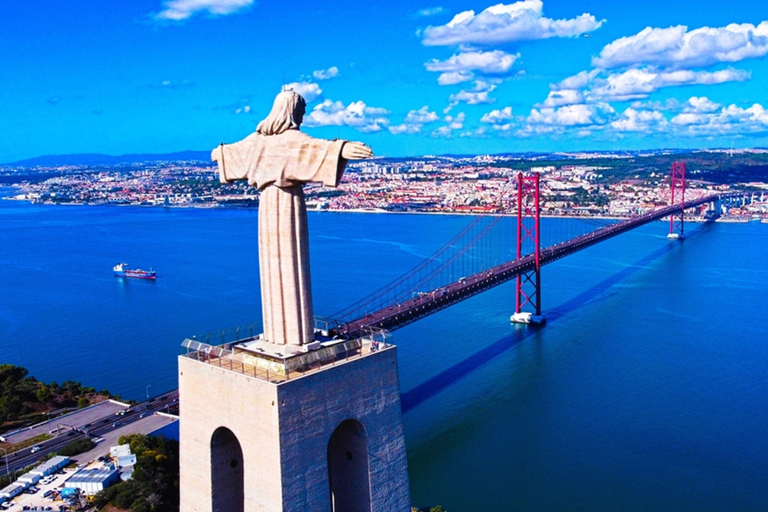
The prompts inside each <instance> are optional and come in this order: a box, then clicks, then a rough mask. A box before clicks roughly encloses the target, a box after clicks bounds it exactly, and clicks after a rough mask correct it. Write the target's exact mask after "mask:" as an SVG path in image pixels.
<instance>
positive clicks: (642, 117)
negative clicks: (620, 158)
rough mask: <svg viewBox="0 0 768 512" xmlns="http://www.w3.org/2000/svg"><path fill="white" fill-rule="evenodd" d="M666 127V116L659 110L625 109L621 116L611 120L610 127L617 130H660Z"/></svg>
mask: <svg viewBox="0 0 768 512" xmlns="http://www.w3.org/2000/svg"><path fill="white" fill-rule="evenodd" d="M666 127H667V118H666V117H664V115H663V114H662V113H661V112H655V111H651V110H635V109H633V108H631V107H630V108H628V109H626V110H625V111H624V112H623V113H622V114H621V117H619V118H618V119H616V120H615V121H612V122H611V128H613V129H614V130H616V131H618V132H651V131H662V130H664V129H665V128H666Z"/></svg>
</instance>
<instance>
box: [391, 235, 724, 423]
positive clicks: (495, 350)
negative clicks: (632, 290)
mask: <svg viewBox="0 0 768 512" xmlns="http://www.w3.org/2000/svg"><path fill="white" fill-rule="evenodd" d="M709 227H710V225H709V224H704V225H701V226H700V227H699V229H697V230H695V231H694V232H693V233H690V234H688V235H687V238H691V237H692V236H695V235H696V234H698V233H699V232H700V231H708V228H709ZM683 243H684V242H683ZM677 247H678V243H667V244H664V245H663V246H662V247H659V248H658V249H656V250H655V251H653V252H652V253H650V254H648V255H647V256H644V257H643V258H640V259H639V260H637V261H636V262H635V263H633V264H632V265H630V266H628V267H627V268H625V269H623V270H621V271H619V272H617V273H615V274H614V275H612V276H610V277H609V278H608V279H605V280H603V281H601V282H600V283H598V284H596V285H595V286H592V287H591V288H589V289H587V290H585V291H584V292H582V293H580V294H578V295H576V296H575V297H573V298H572V299H571V300H569V301H567V302H564V303H563V304H560V305H559V306H557V307H555V308H554V309H551V310H548V311H547V312H546V317H547V324H551V323H552V322H555V321H557V320H559V319H560V318H562V317H563V316H565V315H567V314H568V313H572V312H574V311H577V310H578V309H579V308H581V307H583V306H586V305H588V304H589V303H591V302H593V301H594V300H595V299H596V298H597V297H598V296H600V295H601V294H603V293H605V292H606V291H607V290H609V289H610V288H611V287H612V286H614V285H616V284H618V283H620V282H621V281H623V280H624V279H626V278H628V277H629V276H631V275H632V274H634V273H635V272H637V271H638V270H642V269H643V268H645V267H646V266H647V265H648V264H649V263H651V262H653V261H655V260H657V259H658V258H660V257H662V256H664V255H665V254H667V253H669V252H670V251H672V250H674V249H675V248H677ZM542 328H544V326H537V325H529V326H528V327H527V328H525V329H516V330H515V332H514V333H512V334H510V335H508V336H504V337H503V338H501V339H499V340H497V341H495V342H493V343H491V344H490V345H488V346H487V347H485V348H482V349H480V350H478V351H477V352H475V353H474V354H472V355H470V356H469V357H467V358H466V359H464V360H463V361H461V362H459V363H457V364H455V365H453V366H451V367H450V368H447V369H446V370H444V371H442V372H440V373H439V374H437V375H435V376H434V377H432V378H430V379H428V380H426V381H424V382H422V383H421V384H419V385H417V386H416V387H414V388H412V389H410V390H408V391H406V392H404V393H401V395H400V404H401V408H402V411H403V413H406V412H408V411H410V410H412V409H414V408H416V407H418V406H419V405H421V404H422V403H424V402H426V401H427V400H429V399H430V398H432V397H433V396H435V395H437V394H438V393H440V392H441V391H443V390H444V389H446V388H448V387H449V386H451V385H453V384H455V383H457V382H459V381H461V380H462V379H464V378H465V377H467V376H468V375H470V374H471V373H472V372H474V371H475V370H477V369H479V368H480V367H481V366H483V365H484V364H486V363H488V362H490V361H492V360H493V359H495V358H496V357H498V356H500V355H501V354H503V353H504V352H506V351H508V350H510V349H511V348H513V347H514V346H516V345H517V344H519V343H520V342H522V341H524V340H526V339H528V338H530V337H532V336H533V335H535V334H536V332H538V331H539V330H540V329H542Z"/></svg>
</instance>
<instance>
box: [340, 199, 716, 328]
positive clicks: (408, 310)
mask: <svg viewBox="0 0 768 512" xmlns="http://www.w3.org/2000/svg"><path fill="white" fill-rule="evenodd" d="M718 197H721V195H720V194H716V195H711V196H707V197H703V198H699V199H695V200H693V201H686V202H685V205H684V208H685V209H687V208H695V207H696V206H700V205H702V204H706V203H709V202H712V201H714V200H716V199H717V198H718ZM680 208H681V205H679V204H677V205H673V206H667V207H664V208H660V209H658V210H654V211H651V212H647V213H644V214H642V215H639V216H637V217H633V218H631V219H628V220H625V221H622V222H618V223H616V224H612V225H610V226H606V227H603V228H600V229H597V230H595V231H592V232H590V233H587V234H586V235H582V236H579V237H576V238H573V239H571V240H568V241H567V242H562V243H559V244H555V245H551V246H549V247H546V248H544V249H542V250H541V265H542V266H543V265H546V264H548V263H552V262H553V261H556V260H559V259H560V258H564V257H565V256H568V255H569V254H573V253H575V252H577V251H580V250H582V249H586V248H587V247H591V246H592V245H595V244H597V243H599V242H602V241H603V240H607V239H608V238H612V237H614V236H617V235H620V234H622V233H625V232H627V231H629V230H631V229H634V228H636V227H639V226H642V225H644V224H647V223H649V222H652V221H654V220H659V219H661V218H663V217H666V216H668V215H670V214H672V213H675V212H677V211H679V210H680ZM535 269H536V261H535V257H534V255H533V254H531V255H528V256H525V257H523V258H520V259H516V260H512V261H508V262H506V263H502V264H501V265H497V266H495V267H492V268H491V269H489V270H485V271H483V272H480V273H477V274H473V275H471V276H467V277H464V278H461V279H459V280H458V281H456V282H454V283H451V284H449V285H446V286H442V287H440V288H437V289H435V290H432V291H428V292H422V293H420V294H419V295H418V296H416V297H413V298H412V299H408V300H406V301H404V302H402V303H400V304H396V305H392V306H388V307H385V308H384V309H381V310H379V311H376V312H374V313H370V314H368V315H366V316H364V317H361V318H357V319H355V320H352V321H349V322H346V323H343V324H341V325H339V326H338V327H336V328H333V329H331V334H333V335H339V336H344V337H348V338H355V337H359V336H362V335H364V334H365V333H366V332H367V331H369V330H370V329H387V330H390V331H392V330H395V329H397V328H400V327H403V326H405V325H408V324H410V323H412V322H415V321H416V320H419V319H421V318H424V317H425V316H428V315H431V314H432V313H436V312H437V311H440V310H442V309H445V308H447V307H448V306H451V305H453V304H456V303H457V302H460V301H462V300H465V299H467V298H469V297H472V296H474V295H477V294H479V293H481V292H484V291H486V290H488V289H490V288H493V287H495V286H498V285H500V284H502V283H505V282H507V281H509V280H511V279H514V278H515V277H517V276H519V275H521V274H524V273H526V272H530V271H533V270H535Z"/></svg>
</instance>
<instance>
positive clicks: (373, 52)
mask: <svg viewBox="0 0 768 512" xmlns="http://www.w3.org/2000/svg"><path fill="white" fill-rule="evenodd" d="M0 45H2V46H1V47H0V50H1V51H0V112H1V113H2V115H1V116H0V140H2V141H3V142H2V143H0V162H11V161H14V160H18V159H22V158H28V157H34V156H39V155H46V154H70V153H106V154H124V153H155V152H159V153H165V152H171V151H181V150H185V149H197V150H203V149H209V148H212V147H214V146H215V145H217V144H218V143H220V142H234V141H237V140H240V139H242V138H243V137H245V136H246V135H248V134H249V133H250V132H252V131H253V130H254V129H255V126H256V124H257V123H258V121H260V120H261V119H262V118H263V117H264V116H265V115H266V113H267V112H268V111H269V108H270V107H271V104H272V100H273V99H274V96H275V94H276V93H277V92H279V91H280V89H281V87H283V86H288V87H291V88H294V89H295V90H297V91H299V92H300V93H302V94H304V95H305V97H306V99H307V100H308V111H307V116H306V118H305V124H304V126H303V127H302V129H303V130H304V131H306V132H307V133H309V134H311V135H313V136H317V137H324V138H334V137H341V138H345V139H351V140H360V141H363V142H366V143H367V144H369V145H371V146H372V147H373V149H374V152H375V153H376V154H377V155H381V156H409V155H424V154H444V153H463V154H467V153H470V154H475V153H501V152H516V151H579V150H612V149H616V150H618V149H645V148H663V147H675V148H686V147H688V148H704V147H726V148H729V147H732V146H733V147H736V148H743V147H755V146H768V111H766V109H768V60H766V54H768V2H765V1H756V0H729V1H727V2H726V1H720V0H701V1H698V2H681V1H677V2H675V1H670V0H667V1H660V0H645V1H643V2H639V1H633V2H617V1H615V0H611V1H604V0H584V1H581V2H573V1H565V0H543V1H540V0H524V1H520V2H510V3H507V4H494V3H490V2H486V3H483V2H480V1H476V0H472V1H470V0H450V1H431V0H430V1H428V2H425V3H423V4H419V3H417V2H413V1H408V2H402V1H399V0H394V1H385V2H360V1H359V0H358V1H346V0H340V1H336V2H333V3H326V2H322V1H317V2H308V1H296V0H281V1H280V2H276V1H270V0H259V1H251V0H133V1H131V2H105V1H104V0H98V1H96V0H77V1H73V2H54V1H51V0H47V1H38V0H24V1H7V2H2V3H0Z"/></svg>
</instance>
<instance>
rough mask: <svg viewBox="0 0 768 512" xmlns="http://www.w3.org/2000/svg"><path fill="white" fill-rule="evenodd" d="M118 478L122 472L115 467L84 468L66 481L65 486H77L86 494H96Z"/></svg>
mask: <svg viewBox="0 0 768 512" xmlns="http://www.w3.org/2000/svg"><path fill="white" fill-rule="evenodd" d="M118 480H120V474H119V473H118V471H117V469H115V468H111V467H106V468H93V469H82V470H80V471H78V472H77V473H75V474H74V475H72V476H71V477H70V478H69V479H68V480H67V481H66V482H64V487H69V488H77V489H80V490H81V491H83V492H84V493H85V494H96V493H97V492H99V491H103V490H104V489H106V488H107V487H109V486H110V485H112V484H113V483H115V482H117V481H118Z"/></svg>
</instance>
